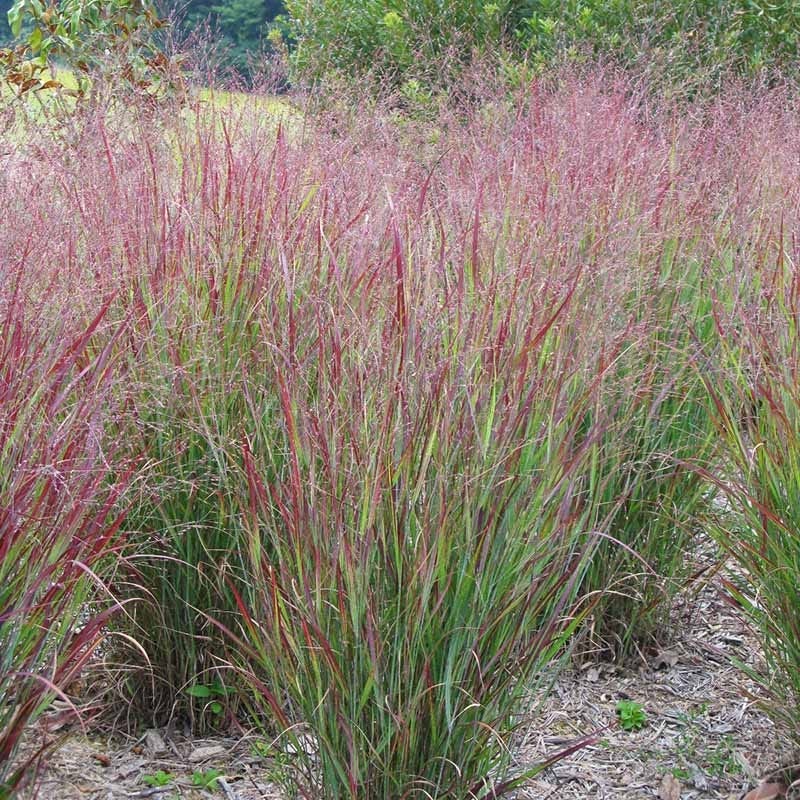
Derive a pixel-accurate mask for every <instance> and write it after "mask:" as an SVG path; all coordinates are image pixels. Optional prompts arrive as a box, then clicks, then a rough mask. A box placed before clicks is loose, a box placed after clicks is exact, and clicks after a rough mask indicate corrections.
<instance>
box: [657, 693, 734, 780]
mask: <svg viewBox="0 0 800 800" xmlns="http://www.w3.org/2000/svg"><path fill="white" fill-rule="evenodd" d="M707 711H708V703H702V704H701V705H700V706H699V707H698V708H696V709H693V710H691V711H689V712H688V713H686V714H681V715H680V718H679V719H680V721H681V723H682V724H683V726H684V728H683V730H682V731H681V735H680V737H679V739H678V742H677V753H676V755H677V758H678V760H679V762H680V764H681V765H686V764H688V763H693V764H697V765H699V766H700V767H701V768H702V769H703V771H704V772H706V773H707V774H708V775H710V776H713V777H715V778H722V777H724V776H725V775H738V774H740V773H741V772H742V765H741V764H740V763H739V762H738V761H737V759H736V750H735V746H734V741H733V737H732V736H731V735H730V734H726V735H725V736H723V737H722V738H721V739H720V740H719V741H718V742H717V743H716V744H714V745H713V746H710V743H709V742H708V739H709V736H708V733H707V731H706V730H705V729H704V727H703V726H701V725H700V718H701V717H703V716H704V715H705V714H706V713H707ZM672 774H673V775H674V776H675V777H676V778H678V779H683V780H686V779H688V778H689V777H690V776H691V771H690V770H689V769H688V768H687V767H686V766H677V767H675V768H674V769H673V770H672Z"/></svg>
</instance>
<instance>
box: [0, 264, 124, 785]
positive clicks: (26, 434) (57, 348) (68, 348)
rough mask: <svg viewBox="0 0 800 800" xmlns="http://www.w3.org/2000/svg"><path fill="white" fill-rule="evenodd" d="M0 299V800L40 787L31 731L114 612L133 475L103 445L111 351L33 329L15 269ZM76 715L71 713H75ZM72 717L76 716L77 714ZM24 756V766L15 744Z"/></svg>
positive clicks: (84, 332) (46, 747)
mask: <svg viewBox="0 0 800 800" xmlns="http://www.w3.org/2000/svg"><path fill="white" fill-rule="evenodd" d="M4 278H5V280H6V281H7V283H4V285H3V287H2V289H0V797H2V798H4V799H5V798H9V797H12V796H15V795H16V793H17V792H18V791H20V790H21V789H22V788H24V787H25V786H27V785H29V784H31V783H33V782H34V781H35V776H36V772H37V770H38V767H39V765H40V762H41V760H42V758H43V757H45V756H46V755H47V754H48V753H49V752H50V751H51V750H52V748H53V747H54V745H55V744H56V742H55V740H54V739H53V737H52V736H48V735H47V733H46V732H42V735H41V737H40V739H39V740H38V741H37V739H36V738H34V737H33V731H31V730H30V728H31V726H32V725H33V724H34V723H35V722H36V721H37V719H38V718H39V717H41V715H42V714H43V713H44V712H45V711H46V710H47V708H48V706H49V705H50V703H51V701H52V700H53V699H55V698H56V697H61V698H65V697H66V694H65V693H66V692H69V690H70V686H71V684H72V683H73V682H74V681H76V680H77V679H78V678H79V677H80V675H81V673H82V671H83V670H84V668H85V667H86V664H87V662H88V661H89V659H90V658H91V656H92V653H93V651H94V650H95V649H96V647H97V646H98V644H99V643H100V642H101V641H102V640H103V636H104V627H105V625H106V624H107V622H108V621H109V617H110V615H111V614H112V613H113V612H114V611H115V609H116V605H115V604H114V603H113V602H110V601H108V600H107V598H105V597H102V596H101V601H102V602H100V603H99V604H97V605H95V606H94V608H95V610H94V611H92V610H90V609H89V607H88V606H87V602H88V601H90V600H92V599H93V598H95V597H96V596H97V593H98V591H99V590H100V589H101V584H100V581H101V575H102V574H103V571H104V570H105V569H106V568H108V565H109V560H110V559H111V557H112V554H113V553H114V551H115V549H116V548H117V547H118V545H119V541H120V539H119V532H120V526H121V524H122V522H123V520H124V514H123V513H122V512H121V511H120V508H119V502H118V501H119V496H120V494H121V492H122V491H123V490H124V489H125V485H126V483H127V481H128V476H127V475H126V474H125V472H124V470H122V469H119V468H118V465H114V454H113V451H111V450H106V448H105V445H104V443H103V437H102V432H103V425H104V422H105V418H106V415H107V413H108V395H109V380H110V378H109V350H108V349H105V348H104V349H102V350H101V351H100V352H99V353H97V354H96V355H92V354H91V348H90V347H89V343H90V339H91V338H92V336H93V334H94V333H95V331H96V329H97V328H98V326H99V325H101V324H102V322H103V316H104V309H101V311H100V313H98V315H97V316H96V317H95V319H94V320H92V321H90V322H88V323H87V325H86V327H85V328H83V329H78V330H70V329H69V328H68V327H66V326H65V328H64V329H62V331H61V332H60V333H61V337H60V338H59V337H54V334H55V333H57V331H55V330H53V329H50V328H49V327H48V326H46V325H43V324H42V322H41V320H37V319H36V317H37V313H36V312H37V309H36V308H30V307H28V306H27V305H26V303H25V298H24V296H22V295H21V294H20V293H19V292H18V291H17V289H18V285H19V284H18V282H17V281H16V280H15V277H14V269H13V268H12V267H11V265H9V266H8V267H7V269H6V270H5V272H4ZM73 710H74V707H73ZM75 713H76V716H77V710H76V711H75ZM28 732H30V736H28V737H27V747H26V749H25V751H24V754H22V755H20V745H21V743H22V742H23V738H25V737H26V734H27V733H28Z"/></svg>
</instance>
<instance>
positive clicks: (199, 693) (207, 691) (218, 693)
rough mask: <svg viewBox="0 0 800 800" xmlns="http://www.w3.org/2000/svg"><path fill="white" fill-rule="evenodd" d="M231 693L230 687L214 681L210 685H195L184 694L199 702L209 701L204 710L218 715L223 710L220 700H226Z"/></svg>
mask: <svg viewBox="0 0 800 800" xmlns="http://www.w3.org/2000/svg"><path fill="white" fill-rule="evenodd" d="M233 691H234V689H232V688H231V687H230V686H225V685H223V684H222V683H221V682H220V681H218V680H215V681H214V682H213V683H211V684H204V683H195V684H193V685H192V686H190V687H189V688H188V689H187V690H186V694H188V695H189V696H190V697H196V698H198V699H200V700H209V703H208V705H207V706H206V708H207V709H208V710H209V711H210V712H211V713H212V714H216V715H219V714H221V713H222V712H223V711H224V710H225V706H224V705H223V703H222V702H221V699H224V698H226V697H227V696H228V695H229V694H231V693H232V692H233ZM216 698H220V699H216Z"/></svg>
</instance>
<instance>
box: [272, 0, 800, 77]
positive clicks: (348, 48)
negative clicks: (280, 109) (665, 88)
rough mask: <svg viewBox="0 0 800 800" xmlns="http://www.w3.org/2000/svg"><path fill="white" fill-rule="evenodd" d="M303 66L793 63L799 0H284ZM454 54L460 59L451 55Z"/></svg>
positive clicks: (421, 70)
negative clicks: (490, 60) (594, 60)
mask: <svg viewBox="0 0 800 800" xmlns="http://www.w3.org/2000/svg"><path fill="white" fill-rule="evenodd" d="M286 7H287V11H288V15H289V26H290V30H291V32H292V34H293V36H294V37H295V38H296V40H297V45H296V49H295V50H294V54H293V63H294V67H295V69H296V70H297V71H298V72H300V73H302V74H304V75H306V76H309V75H310V76H312V77H315V78H317V77H320V76H321V75H323V74H326V73H329V72H330V71H331V70H333V71H337V72H345V73H349V74H352V73H353V72H355V73H364V72H366V71H371V72H373V73H375V74H377V75H378V76H379V77H381V78H382V79H387V78H388V79H390V80H394V79H398V78H402V79H407V78H412V79H419V78H429V77H434V78H441V77H442V76H444V77H445V78H446V77H447V76H448V72H447V70H445V71H444V72H443V71H442V56H443V55H444V54H447V55H448V63H449V64H452V63H453V61H455V62H456V63H459V62H463V61H466V60H468V59H469V58H470V57H471V56H472V54H474V53H476V52H477V53H486V52H490V53H498V52H506V53H508V54H514V58H515V59H516V60H520V59H521V58H522V57H526V60H527V61H528V63H530V64H532V65H533V66H534V67H537V68H542V67H545V66H547V65H548V64H550V63H552V62H553V61H554V60H556V59H559V58H564V57H566V58H570V59H574V58H583V57H591V56H597V55H603V56H607V57H611V58H614V59H616V60H618V61H621V62H622V63H623V64H625V65H636V66H638V67H647V68H648V69H650V70H651V71H653V70H659V71H660V74H662V75H664V76H667V77H669V78H670V79H671V80H673V81H676V82H684V81H686V80H689V81H690V82H693V83H698V82H702V83H704V84H706V85H708V84H709V83H716V82H718V81H719V80H720V79H721V78H722V77H723V76H724V75H727V74H731V73H736V74H745V75H753V74H758V73H761V72H762V71H764V70H785V69H791V68H792V67H793V65H794V64H795V63H796V62H797V60H798V56H800V53H798V40H800V2H798V0H674V2H670V3H665V2H653V0H494V2H485V1H484V0H368V1H367V2H363V1H361V0H359V2H354V1H353V0H286ZM454 54H455V56H456V57H455V58H453V56H454Z"/></svg>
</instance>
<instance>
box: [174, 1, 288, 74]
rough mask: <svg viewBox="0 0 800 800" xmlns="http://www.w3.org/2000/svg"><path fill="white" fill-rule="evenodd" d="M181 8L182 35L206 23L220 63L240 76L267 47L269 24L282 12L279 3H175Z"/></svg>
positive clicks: (246, 71) (179, 9)
mask: <svg viewBox="0 0 800 800" xmlns="http://www.w3.org/2000/svg"><path fill="white" fill-rule="evenodd" d="M181 9H183V11H182V13H181V18H180V22H179V26H180V28H181V30H182V32H183V33H184V34H192V33H194V32H195V31H197V30H198V29H200V28H201V27H202V26H204V25H205V24H206V23H208V24H209V26H210V30H211V33H212V35H213V36H214V38H215V39H217V40H218V43H219V44H220V46H221V52H222V55H223V56H224V59H223V60H224V61H225V62H227V63H228V64H229V65H230V66H233V67H235V68H236V69H237V70H238V71H239V72H241V73H243V74H247V73H248V72H249V71H250V67H251V62H252V61H253V59H255V58H257V56H258V54H259V53H260V52H261V51H262V50H263V48H264V46H265V44H266V41H267V33H268V30H269V26H270V24H271V23H272V21H273V20H274V19H275V17H277V16H278V15H279V14H281V13H283V10H284V9H283V3H282V2H281V0H224V1H223V2H219V1H217V2H215V0H191V2H189V3H188V4H176V10H177V11H179V12H180V11H181Z"/></svg>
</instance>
